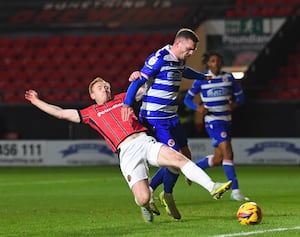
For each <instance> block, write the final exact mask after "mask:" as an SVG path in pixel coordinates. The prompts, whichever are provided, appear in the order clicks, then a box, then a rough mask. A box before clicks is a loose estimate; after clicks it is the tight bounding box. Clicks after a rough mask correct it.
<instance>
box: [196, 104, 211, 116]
mask: <svg viewBox="0 0 300 237" xmlns="http://www.w3.org/2000/svg"><path fill="white" fill-rule="evenodd" d="M196 111H197V112H199V113H200V114H207V113H208V109H207V108H205V106H204V104H201V105H199V106H198V107H197V109H196Z"/></svg>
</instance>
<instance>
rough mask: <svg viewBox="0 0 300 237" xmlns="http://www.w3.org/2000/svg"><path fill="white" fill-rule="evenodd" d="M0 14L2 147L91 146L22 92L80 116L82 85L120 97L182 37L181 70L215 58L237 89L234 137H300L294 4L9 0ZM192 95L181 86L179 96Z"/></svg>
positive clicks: (193, 118)
mask: <svg viewBox="0 0 300 237" xmlns="http://www.w3.org/2000/svg"><path fill="white" fill-rule="evenodd" d="M0 9H1V10H0V29H1V31H0V55H1V57H0V120H1V121H0V136H1V138H2V139H77V138H95V137H96V135H95V134H94V133H93V132H92V131H86V130H85V128H84V127H81V126H80V125H79V126H78V125H75V126H74V125H73V124H69V123H67V122H65V121H55V119H52V118H49V116H46V115H44V114H41V112H39V111H37V110H36V109H34V108H32V106H30V105H29V104H28V103H27V102H26V101H25V100H24V91H25V90H26V89H29V88H33V89H35V90H37V91H38V92H39V94H40V97H41V98H43V99H45V100H46V101H49V102H53V103H56V104H59V105H63V106H70V107H74V106H76V107H82V106H86V105H88V104H90V103H91V100H90V98H89V95H88V91H87V87H88V83H89V82H90V81H91V80H92V79H93V78H95V77H96V76H101V77H103V78H104V79H105V80H108V81H109V82H110V83H111V84H112V88H113V93H119V92H123V91H125V90H126V89H127V87H128V85H129V82H128V76H129V75H130V73H131V72H133V71H134V70H138V69H140V68H141V67H142V66H143V63H144V60H145V59H146V57H147V56H148V55H149V54H150V53H152V52H153V51H155V50H157V49H159V48H161V47H163V46H164V45H166V44H171V43H172V40H173V38H174V34H175V33H176V31H177V30H178V29H180V28H182V27H188V28H191V29H193V30H195V31H196V32H197V34H198V35H199V37H200V43H199V47H198V49H197V51H196V52H195V54H194V55H193V56H192V58H191V59H189V61H188V63H187V64H188V65H190V66H192V67H194V68H195V69H197V70H201V71H204V70H205V68H204V67H203V65H201V56H202V54H203V53H204V52H206V51H208V50H217V51H219V52H220V53H222V54H223V56H224V69H225V70H228V71H231V72H233V73H234V75H235V76H236V78H237V79H239V80H241V83H242V85H243V88H244V91H245V93H246V103H245V105H244V106H243V107H242V108H240V109H239V110H237V111H236V112H235V114H234V135H235V136H239V137H272V136H282V137H297V136H299V135H300V125H299V122H298V121H300V108H299V104H300V39H299V38H300V32H299V31H300V27H299V26H300V20H299V15H300V11H299V0H285V1H283V0H229V1H222V0H201V1H194V0H184V1H183V0H177V1H176V0H157V1H156V0H155V1H150V0H126V1H122V0H111V1H103V0H81V1H79V0H68V1H58V0H52V1H51V0H28V1H21V0H12V1H10V2H5V3H4V1H1V2H0ZM190 85H191V81H188V80H183V83H182V88H181V91H182V94H184V93H185V91H186V90H187V89H188V88H189V86H190ZM179 113H180V116H181V117H182V121H183V124H184V126H186V129H187V132H188V135H189V136H190V137H198V136H205V134H203V133H204V132H203V129H202V128H203V123H202V120H201V118H199V117H197V115H196V114H194V113H193V112H191V111H188V110H186V108H184V106H183V105H182V107H180V110H179ZM275 128H276V129H275Z"/></svg>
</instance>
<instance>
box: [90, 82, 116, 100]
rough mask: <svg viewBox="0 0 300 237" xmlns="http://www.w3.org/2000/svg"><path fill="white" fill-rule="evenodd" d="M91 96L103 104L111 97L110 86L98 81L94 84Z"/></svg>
mask: <svg viewBox="0 0 300 237" xmlns="http://www.w3.org/2000/svg"><path fill="white" fill-rule="evenodd" d="M92 91H93V92H92V94H91V98H92V99H93V100H95V101H96V103H97V104H103V103H105V102H107V101H108V100H110V99H111V91H110V87H109V86H108V85H107V84H106V83H104V82H101V81H100V82H96V83H95V84H94V85H93V90H92Z"/></svg>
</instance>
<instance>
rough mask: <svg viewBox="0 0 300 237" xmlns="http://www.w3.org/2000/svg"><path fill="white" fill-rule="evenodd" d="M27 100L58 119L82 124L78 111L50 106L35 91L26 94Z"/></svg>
mask: <svg viewBox="0 0 300 237" xmlns="http://www.w3.org/2000/svg"><path fill="white" fill-rule="evenodd" d="M25 99H26V100H28V101H30V102H31V104H33V105H34V106H36V107H37V108H39V109H40V110H42V111H44V112H46V113H47V114H49V115H52V116H53V117H55V118H58V119H64V120H68V121H71V122H74V123H79V122H80V117H79V114H78V111H77V110H76V109H63V108H61V107H59V106H56V105H52V104H49V103H47V102H45V101H43V100H41V99H39V97H38V93H37V92H36V91H35V90H28V91H26V92H25Z"/></svg>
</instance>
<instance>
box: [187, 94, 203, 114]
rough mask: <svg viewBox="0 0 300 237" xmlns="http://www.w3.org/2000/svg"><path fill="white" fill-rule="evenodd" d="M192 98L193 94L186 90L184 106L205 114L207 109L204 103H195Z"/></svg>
mask: <svg viewBox="0 0 300 237" xmlns="http://www.w3.org/2000/svg"><path fill="white" fill-rule="evenodd" d="M194 98H195V95H193V94H192V93H191V92H190V91H188V92H187V93H186V95H185V97H184V104H185V106H187V107H188V108H190V109H192V110H194V111H196V112H199V113H201V114H207V112H208V110H207V109H206V108H205V106H204V104H203V103H202V104H200V105H199V104H197V103H195V101H194Z"/></svg>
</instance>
